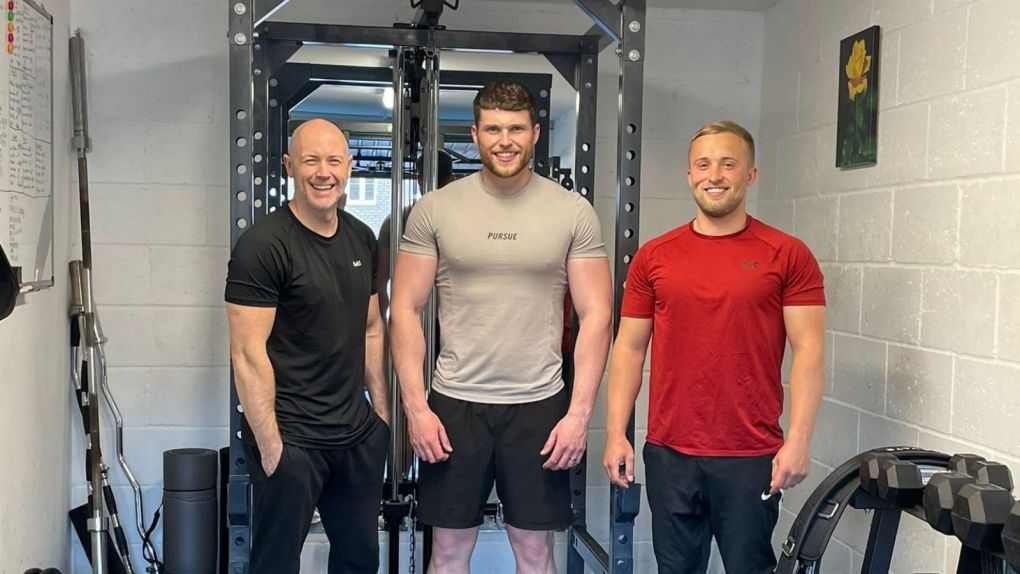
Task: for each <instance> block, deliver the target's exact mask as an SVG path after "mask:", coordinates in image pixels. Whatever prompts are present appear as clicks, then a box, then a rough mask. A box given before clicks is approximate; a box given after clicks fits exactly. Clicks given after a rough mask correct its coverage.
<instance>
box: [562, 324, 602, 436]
mask: <svg viewBox="0 0 1020 574" xmlns="http://www.w3.org/2000/svg"><path fill="white" fill-rule="evenodd" d="M612 328H613V326H612V317H611V316H610V315H609V313H608V312H606V313H598V314H592V316H589V317H584V318H582V319H581V321H580V328H579V329H578V331H577V343H576V344H575V345H574V387H573V391H572V393H571V396H570V408H569V410H568V413H570V414H575V415H579V416H581V417H583V418H584V420H585V421H586V422H587V421H589V420H591V413H592V409H593V408H594V405H595V397H596V396H597V395H598V392H599V384H600V383H601V382H602V373H604V372H605V369H606V355H607V354H608V353H609V340H610V338H611V337H612Z"/></svg>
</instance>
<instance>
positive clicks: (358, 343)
mask: <svg viewBox="0 0 1020 574" xmlns="http://www.w3.org/2000/svg"><path fill="white" fill-rule="evenodd" d="M337 213H338V214H339V218H340V222H339V225H338V226H337V231H336V233H335V234H334V235H333V236H332V237H322V236H321V235H319V234H317V233H315V232H313V231H312V230H310V229H308V228H307V227H305V226H304V225H302V224H301V222H299V221H298V220H297V218H296V217H295V216H294V214H293V213H292V212H291V210H290V209H289V208H288V207H286V206H284V207H281V208H280V209H277V210H276V211H275V212H273V213H271V214H269V215H267V216H266V217H265V218H264V219H263V220H262V221H260V222H259V223H258V224H257V225H255V226H254V227H252V228H251V229H250V230H248V231H247V232H246V233H245V234H244V235H242V236H241V238H240V239H239V240H238V242H237V244H236V245H235V246H234V251H233V253H232V254H231V257H230V263H229V265H228V268H227V288H226V295H225V298H226V300H227V301H228V302H230V303H235V304H238V305H247V306H252V307H276V318H275V320H274V322H273V329H272V332H271V333H270V335H269V340H268V342H267V344H266V349H267V351H268V353H269V360H270V362H271V363H272V365H273V371H274V373H275V376H276V420H277V424H278V425H279V427H280V434H281V436H282V437H283V441H284V442H285V443H288V444H293V445H297V446H302V447H307V448H342V447H346V446H351V445H354V444H357V443H359V442H360V441H361V440H362V439H363V438H364V437H365V436H367V434H368V433H369V432H370V431H371V430H372V428H374V425H375V424H379V419H378V417H376V416H375V414H374V413H373V412H372V409H371V406H370V405H369V403H368V400H367V398H366V397H365V327H366V323H367V319H368V303H369V299H370V298H371V296H372V295H374V294H375V292H376V286H375V282H376V269H377V263H376V251H377V244H376V239H375V236H374V235H373V234H372V230H371V229H370V228H369V227H368V226H367V225H365V224H364V223H362V222H361V221H359V220H358V219H356V218H355V217H354V216H352V215H351V214H349V213H347V212H345V211H339V210H338V212H337ZM241 432H242V440H244V441H245V442H248V443H251V444H254V442H255V438H254V436H253V435H252V433H251V429H250V427H249V426H248V423H247V421H246V420H244V421H242V427H241Z"/></svg>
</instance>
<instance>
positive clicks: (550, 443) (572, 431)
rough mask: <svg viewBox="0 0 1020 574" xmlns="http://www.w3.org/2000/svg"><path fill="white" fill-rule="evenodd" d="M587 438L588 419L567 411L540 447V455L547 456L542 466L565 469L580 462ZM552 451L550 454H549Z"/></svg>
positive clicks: (551, 468) (550, 468)
mask: <svg viewBox="0 0 1020 574" xmlns="http://www.w3.org/2000/svg"><path fill="white" fill-rule="evenodd" d="M587 440H588V421H587V420H585V418H584V417H582V416H580V415H573V414H570V413H567V414H566V415H565V416H564V417H563V418H562V419H560V422H558V423H556V426H555V427H553V429H552V431H551V432H550V433H549V439H548V440H546V441H545V446H543V447H542V452H540V453H539V454H541V455H542V456H545V455H547V454H548V455H549V458H548V459H547V460H546V461H545V464H543V465H542V468H545V469H549V470H566V469H568V468H571V467H573V466H577V463H579V462H581V457H582V456H584V449H585V448H586V446H587ZM550 453H552V454H550Z"/></svg>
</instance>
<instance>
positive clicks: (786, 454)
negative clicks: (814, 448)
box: [769, 442, 811, 494]
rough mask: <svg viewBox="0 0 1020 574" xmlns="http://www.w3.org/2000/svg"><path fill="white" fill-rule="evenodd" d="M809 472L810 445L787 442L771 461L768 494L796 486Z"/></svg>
mask: <svg viewBox="0 0 1020 574" xmlns="http://www.w3.org/2000/svg"><path fill="white" fill-rule="evenodd" d="M810 471H811V445H810V443H808V444H804V443H793V442H787V443H786V444H784V445H783V448H781V449H779V452H777V453H776V456H775V458H773V459H772V483H771V484H770V485H769V494H775V493H776V492H779V491H780V490H781V489H785V488H793V487H795V486H797V485H798V484H800V482H801V481H802V480H804V478H805V477H807V475H808V472H810Z"/></svg>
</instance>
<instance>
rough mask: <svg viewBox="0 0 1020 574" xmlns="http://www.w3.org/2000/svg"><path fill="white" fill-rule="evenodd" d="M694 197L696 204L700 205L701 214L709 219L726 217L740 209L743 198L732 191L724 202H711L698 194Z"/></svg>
mask: <svg viewBox="0 0 1020 574" xmlns="http://www.w3.org/2000/svg"><path fill="white" fill-rule="evenodd" d="M693 195H694V202H695V203H697V204H698V207H699V208H700V209H701V212H702V213H704V214H705V215H707V216H709V217H726V216H727V215H729V214H731V213H733V212H734V211H736V210H737V208H738V207H740V201H741V198H740V197H739V196H738V195H737V194H735V193H732V191H731V193H730V194H729V195H728V196H727V197H726V199H724V200H723V201H711V200H709V199H708V198H707V197H705V198H703V197H702V196H699V195H698V194H696V193H695V194H693Z"/></svg>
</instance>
